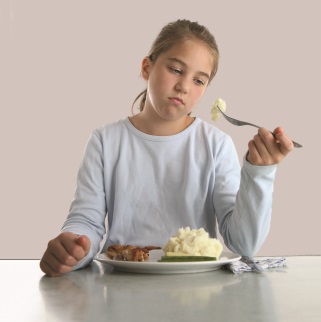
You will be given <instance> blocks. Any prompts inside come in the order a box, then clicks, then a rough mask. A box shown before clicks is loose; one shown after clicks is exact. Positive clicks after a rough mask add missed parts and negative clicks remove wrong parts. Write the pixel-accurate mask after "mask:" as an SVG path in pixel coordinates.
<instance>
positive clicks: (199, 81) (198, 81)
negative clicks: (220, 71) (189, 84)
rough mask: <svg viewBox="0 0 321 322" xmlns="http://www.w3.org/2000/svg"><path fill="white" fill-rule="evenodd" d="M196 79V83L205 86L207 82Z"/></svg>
mask: <svg viewBox="0 0 321 322" xmlns="http://www.w3.org/2000/svg"><path fill="white" fill-rule="evenodd" d="M194 81H195V83H196V85H199V86H204V85H205V82H204V81H202V80H201V79H195V80H194Z"/></svg>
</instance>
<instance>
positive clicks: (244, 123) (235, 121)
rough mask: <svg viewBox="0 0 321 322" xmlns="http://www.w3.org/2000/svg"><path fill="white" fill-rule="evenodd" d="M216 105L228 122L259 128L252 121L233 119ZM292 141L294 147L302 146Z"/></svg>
mask: <svg viewBox="0 0 321 322" xmlns="http://www.w3.org/2000/svg"><path fill="white" fill-rule="evenodd" d="M216 107H217V108H218V109H219V111H220V112H221V113H222V115H223V116H224V118H225V119H226V120H227V121H229V122H230V123H232V124H234V125H236V126H242V125H249V126H254V127H256V128H258V129H259V128H260V126H258V125H255V124H252V123H249V122H244V121H240V120H237V119H233V118H232V117H230V116H227V115H226V114H225V113H224V112H223V111H222V110H221V109H220V108H219V107H218V106H217V105H216ZM270 133H271V134H272V135H273V136H274V137H275V134H274V133H273V132H270ZM292 142H293V145H294V147H295V148H302V145H301V144H299V143H297V142H294V141H292Z"/></svg>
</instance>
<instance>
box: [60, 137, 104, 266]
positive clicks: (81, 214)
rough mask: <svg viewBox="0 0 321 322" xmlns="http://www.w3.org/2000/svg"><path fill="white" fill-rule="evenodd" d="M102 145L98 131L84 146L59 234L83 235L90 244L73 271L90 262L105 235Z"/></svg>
mask: <svg viewBox="0 0 321 322" xmlns="http://www.w3.org/2000/svg"><path fill="white" fill-rule="evenodd" d="M103 171H104V170H103V145H102V141H101V137H100V135H99V132H98V131H94V132H93V133H92V135H91V137H90V138H89V141H88V143H87V145H86V149H85V153H84V156H83V159H82V162H81V165H80V168H79V171H78V175H77V188H76V192H75V196H74V199H73V201H72V203H71V206H70V211H69V215H68V217H67V219H66V221H65V223H64V225H63V227H62V231H63V232H65V231H68V232H72V233H74V234H78V235H86V236H87V237H88V238H89V239H90V241H91V248H90V251H89V253H88V254H87V256H86V257H85V258H84V259H83V260H81V261H80V262H79V263H78V264H77V265H76V266H75V267H74V269H78V268H81V267H84V266H86V265H88V264H89V263H91V262H92V260H93V258H94V257H95V255H96V254H97V253H98V252H99V250H100V242H101V241H102V239H103V235H104V234H105V232H106V229H105V217H106V213H107V206H106V198H105V189H104V179H103V177H104V176H103Z"/></svg>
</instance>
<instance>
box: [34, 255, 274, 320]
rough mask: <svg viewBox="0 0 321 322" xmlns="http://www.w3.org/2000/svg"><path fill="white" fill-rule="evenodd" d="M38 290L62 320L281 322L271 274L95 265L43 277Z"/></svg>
mask: <svg viewBox="0 0 321 322" xmlns="http://www.w3.org/2000/svg"><path fill="white" fill-rule="evenodd" d="M39 288H40V292H41V294H42V298H43V300H44V304H45V307H46V312H47V313H48V314H49V315H50V316H52V317H53V318H55V319H57V320H58V321H60V320H61V321H68V320H75V321H94V319H95V321H108V320H109V318H110V319H112V321H143V319H142V315H141V314H144V317H147V316H149V317H151V318H153V320H155V321H172V320H173V317H175V321H191V320H195V319H196V320H200V319H202V318H204V319H205V318H209V317H211V316H212V317H213V316H215V317H216V318H217V319H220V320H223V319H224V320H225V321H233V320H241V321H242V318H241V317H242V316H251V317H253V321H260V317H262V315H263V314H264V315H268V316H269V317H270V318H271V321H274V322H277V317H276V314H275V312H274V311H275V304H274V302H273V290H272V288H271V283H270V279H269V277H268V273H264V274H254V273H242V274H236V275H235V274H232V273H231V272H229V271H225V270H222V269H220V270H217V271H212V272H206V273H193V274H173V275H152V274H131V273H122V272H117V271H114V270H113V269H112V268H111V267H110V266H109V265H107V264H103V263H99V262H95V261H94V262H93V263H92V264H91V265H89V266H88V267H87V268H85V269H82V270H79V271H75V272H71V273H68V274H66V275H64V276H61V277H55V278H50V277H43V278H42V279H41V280H40V283H39ZM139 312H141V313H139ZM53 321H54V320H53Z"/></svg>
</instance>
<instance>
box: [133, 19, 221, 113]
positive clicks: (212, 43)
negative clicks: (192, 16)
mask: <svg viewBox="0 0 321 322" xmlns="http://www.w3.org/2000/svg"><path fill="white" fill-rule="evenodd" d="M192 39H197V40H199V41H201V42H203V43H204V44H206V45H207V46H208V48H209V51H210V53H211V54H212V56H213V58H214V59H213V68H212V72H211V75H210V80H209V82H210V81H211V80H212V79H213V78H214V76H215V74H216V72H217V68H218V61H219V50H218V46H217V44H216V40H215V38H214V36H213V35H212V34H211V33H210V32H209V30H208V29H207V28H206V27H204V26H202V25H200V24H198V22H192V21H190V20H185V19H184V20H177V21H174V22H170V23H169V24H167V25H166V26H165V27H163V28H162V30H161V31H160V33H159V34H158V36H157V38H156V39H155V41H154V42H153V44H152V47H151V49H150V51H149V54H148V57H149V59H150V60H151V61H152V62H155V61H156V59H157V57H158V56H159V55H160V54H162V53H164V52H165V51H167V50H169V49H170V48H171V47H172V46H173V45H176V44H178V43H183V42H185V41H188V40H192ZM146 96H147V89H145V90H143V91H142V92H141V93H139V95H138V96H137V97H136V98H135V100H134V102H133V105H132V111H133V109H134V105H135V103H136V102H137V100H138V99H139V98H140V97H141V100H140V104H139V110H140V112H142V111H143V109H144V106H145V101H146Z"/></svg>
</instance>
